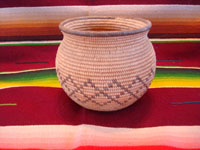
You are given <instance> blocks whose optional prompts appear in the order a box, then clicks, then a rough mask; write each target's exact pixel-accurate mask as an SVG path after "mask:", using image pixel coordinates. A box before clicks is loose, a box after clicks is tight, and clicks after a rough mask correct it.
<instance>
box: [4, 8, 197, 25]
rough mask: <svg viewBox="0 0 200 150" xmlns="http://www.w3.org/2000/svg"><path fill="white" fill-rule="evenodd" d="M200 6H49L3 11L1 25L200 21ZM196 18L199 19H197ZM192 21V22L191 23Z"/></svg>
mask: <svg viewBox="0 0 200 150" xmlns="http://www.w3.org/2000/svg"><path fill="white" fill-rule="evenodd" d="M199 10H200V5H101V6H49V7H12V8H1V9H0V22H1V24H4V23H5V24H7V23H8V21H10V22H12V21H28V20H29V21H33V20H41V21H42V22H45V20H64V19H67V18H71V17H77V16H87V15H93V16H94V15H106V16H107V15H114V16H126V17H127V16H129V17H142V18H179V20H177V19H176V20H175V21H180V20H181V18H192V21H198V20H200V18H199V17H200V11H199ZM194 18H195V19H194ZM190 21H191V20H190Z"/></svg>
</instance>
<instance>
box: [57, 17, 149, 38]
mask: <svg viewBox="0 0 200 150" xmlns="http://www.w3.org/2000/svg"><path fill="white" fill-rule="evenodd" d="M86 19H113V20H115V19H121V20H124V21H127V20H129V21H131V20H136V21H140V22H142V23H145V24H146V25H145V26H144V27H142V28H139V29H133V30H127V31H101V32H98V31H76V30H71V29H69V28H66V27H65V25H66V24H67V23H69V22H73V21H77V20H86ZM125 23H126V22H124V24H125ZM151 27H152V23H151V21H149V20H147V19H143V18H123V17H112V16H85V17H75V18H70V19H66V20H64V21H62V22H61V23H60V24H59V29H60V30H61V31H62V32H64V33H68V34H72V35H79V36H89V37H110V36H126V35H132V34H137V33H141V32H145V31H148V30H149V29H150V28H151Z"/></svg>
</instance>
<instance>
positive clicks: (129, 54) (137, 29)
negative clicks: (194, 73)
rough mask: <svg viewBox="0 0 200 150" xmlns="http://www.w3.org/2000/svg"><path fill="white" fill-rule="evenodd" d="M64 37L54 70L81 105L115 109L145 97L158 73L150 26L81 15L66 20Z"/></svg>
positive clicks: (134, 21) (142, 21)
mask: <svg viewBox="0 0 200 150" xmlns="http://www.w3.org/2000/svg"><path fill="white" fill-rule="evenodd" d="M59 28H60V30H61V31H62V33H63V35H64V38H63V41H62V42H61V44H60V46H59V48H58V52H57V56H56V72H57V76H58V79H59V82H60V84H61V86H62V88H63V89H64V91H65V92H66V93H67V95H68V96H69V97H70V98H71V99H72V100H73V101H75V102H76V103H78V104H79V105H81V106H83V107H85V108H88V109H92V110H98V111H114V110H119V109H122V108H125V107H127V106H129V105H131V104H133V103H134V102H135V101H136V100H138V99H139V98H140V97H142V96H143V95H144V93H145V92H146V91H147V89H148V87H149V85H150V84H151V81H152V79H153V78H154V74H155V69H156V57H155V53H154V49H153V47H152V44H151V42H150V41H149V39H148V37H147V33H148V31H149V29H150V28H151V22H149V21H148V20H144V19H127V18H126V19H125V18H116V17H101V16H98V17H97V16H96V17H81V18H73V19H68V20H65V21H63V22H62V23H61V24H60V26H59Z"/></svg>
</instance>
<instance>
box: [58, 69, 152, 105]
mask: <svg viewBox="0 0 200 150" xmlns="http://www.w3.org/2000/svg"><path fill="white" fill-rule="evenodd" d="M56 71H57V73H58V77H59V79H60V83H61V86H62V87H63V86H64V88H65V89H67V91H69V92H70V93H68V96H69V97H74V98H76V99H77V100H78V101H80V102H81V103H87V102H89V101H90V102H92V103H94V104H96V105H99V106H105V105H107V104H109V103H111V102H115V103H117V104H119V105H124V104H125V103H127V102H128V101H129V100H130V99H132V97H134V98H136V99H138V98H139V97H138V96H137V95H136V94H137V93H139V91H140V90H141V89H143V88H145V89H148V85H147V84H146V83H145V82H144V81H143V80H142V79H141V78H140V77H139V76H136V79H135V80H133V81H132V82H131V83H130V84H128V86H127V87H125V86H123V85H122V84H121V83H120V82H119V81H117V80H116V79H113V80H112V82H111V83H108V84H107V87H103V90H101V89H100V88H99V87H97V86H96V85H95V83H94V82H92V80H91V79H88V80H87V81H86V82H83V84H82V85H81V84H79V85H78V84H76V83H75V82H74V80H73V79H72V77H71V75H67V77H66V78H65V79H64V80H63V77H62V76H61V73H60V71H59V69H57V70H56ZM153 74H154V71H153V69H151V71H150V73H149V74H148V77H147V78H145V80H146V81H148V80H149V79H150V78H151V76H152V75H153ZM137 81H138V82H140V83H142V85H143V86H141V87H140V89H139V90H137V91H136V92H135V94H134V93H133V92H132V91H131V90H130V88H132V87H133V85H134V84H136V83H137ZM66 82H70V83H72V85H73V86H74V87H75V89H74V90H72V89H70V88H69V87H68V86H67V84H66ZM114 85H116V86H117V87H119V88H120V89H122V90H123V91H122V92H120V93H119V94H118V95H115V96H110V95H109V94H108V93H107V92H106V91H108V90H109V89H111V88H113V87H114ZM84 87H92V88H93V89H94V91H95V93H94V95H92V96H88V95H87V94H85V93H84V92H83V89H84ZM76 93H79V94H81V95H82V96H83V97H85V98H86V99H85V100H81V99H79V98H78V97H77V96H76ZM125 93H128V94H129V95H130V97H129V98H128V99H126V100H124V101H123V102H120V101H118V100H117V99H119V98H120V97H121V96H123V95H125ZM100 95H103V96H104V97H105V98H106V99H108V100H109V101H106V102H103V103H99V102H97V101H95V100H94V99H95V98H97V97H99V96H100Z"/></svg>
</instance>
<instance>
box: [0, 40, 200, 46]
mask: <svg viewBox="0 0 200 150" xmlns="http://www.w3.org/2000/svg"><path fill="white" fill-rule="evenodd" d="M151 42H152V43H185V42H190V43H198V42H200V40H174V41H173V40H161V41H159V40H158V41H157V40H155V41H154V40H151ZM59 44H60V42H52V43H50V42H46V43H2V44H1V43H0V46H25V45H59Z"/></svg>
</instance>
